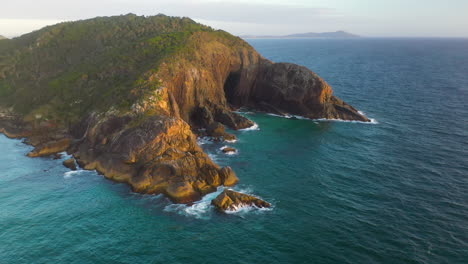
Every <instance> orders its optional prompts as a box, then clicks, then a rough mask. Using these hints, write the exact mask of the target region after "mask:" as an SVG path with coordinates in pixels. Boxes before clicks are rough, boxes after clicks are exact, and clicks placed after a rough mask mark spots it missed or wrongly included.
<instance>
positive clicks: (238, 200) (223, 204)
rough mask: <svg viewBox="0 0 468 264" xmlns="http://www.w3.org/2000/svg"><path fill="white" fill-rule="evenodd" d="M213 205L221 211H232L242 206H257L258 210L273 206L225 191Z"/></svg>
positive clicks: (242, 194) (248, 196)
mask: <svg viewBox="0 0 468 264" xmlns="http://www.w3.org/2000/svg"><path fill="white" fill-rule="evenodd" d="M211 204H212V205H214V206H215V207H216V208H217V209H219V210H221V211H232V210H236V209H237V208H239V207H242V206H256V207H258V208H269V207H271V204H270V203H268V202H265V201H263V200H261V199H259V198H257V197H254V196H252V195H248V194H244V193H240V192H235V191H232V190H224V191H223V192H222V193H221V194H220V195H218V196H217V197H216V198H215V199H214V200H213V201H211Z"/></svg>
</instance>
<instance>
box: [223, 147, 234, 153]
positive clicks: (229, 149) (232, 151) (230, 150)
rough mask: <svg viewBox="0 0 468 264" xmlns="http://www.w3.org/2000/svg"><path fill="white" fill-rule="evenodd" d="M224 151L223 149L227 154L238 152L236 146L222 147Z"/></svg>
mask: <svg viewBox="0 0 468 264" xmlns="http://www.w3.org/2000/svg"><path fill="white" fill-rule="evenodd" d="M222 151H223V153H226V154H229V153H236V152H237V150H236V149H235V148H231V147H225V148H222Z"/></svg>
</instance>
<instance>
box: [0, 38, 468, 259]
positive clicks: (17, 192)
mask: <svg viewBox="0 0 468 264" xmlns="http://www.w3.org/2000/svg"><path fill="white" fill-rule="evenodd" d="M248 41H249V42H250V43H251V44H252V45H253V46H254V47H255V48H256V49H257V50H258V51H259V52H260V53H262V54H263V55H264V56H265V57H266V58H268V59H270V60H273V61H276V62H280V61H281V62H293V63H298V64H302V65H305V66H307V67H309V68H310V69H312V70H313V71H315V72H316V73H318V74H319V75H320V76H322V77H323V78H324V79H325V80H326V81H327V82H329V83H330V84H331V85H332V87H333V88H334V91H335V95H337V96H339V97H340V98H342V99H344V100H345V101H346V102H348V103H350V104H351V105H353V106H355V107H356V108H358V109H359V110H361V111H362V112H364V113H365V114H366V115H367V116H368V117H370V118H373V119H374V120H375V121H374V122H373V123H372V124H364V123H356V122H336V121H312V120H300V119H293V118H292V119H286V118H280V117H275V116H270V115H267V114H262V113H249V112H244V114H245V115H247V116H248V117H250V118H251V119H252V120H254V121H255V122H256V123H257V124H258V128H257V129H251V130H246V131H236V132H235V134H236V135H237V136H238V138H239V139H238V141H237V142H235V143H227V144H218V143H212V142H209V141H206V140H200V144H202V146H203V147H204V148H205V149H206V151H207V152H208V153H209V154H210V155H211V157H212V158H213V159H215V160H216V161H217V162H218V163H219V164H221V165H229V166H232V167H233V168H234V170H235V171H236V172H237V174H238V176H239V178H240V180H241V181H240V184H239V185H238V186H236V187H235V188H234V189H235V190H240V191H244V192H247V193H251V194H255V195H257V196H259V197H261V198H263V199H265V200H267V201H269V202H271V203H272V204H273V208H272V209H269V210H258V209H255V208H244V209H242V210H239V211H238V212H235V213H231V214H222V213H218V212H216V211H215V210H214V209H213V208H212V207H211V206H210V199H213V197H215V196H216V193H214V194H211V195H209V196H207V197H205V198H204V199H203V200H202V201H200V202H198V203H196V204H194V205H192V206H186V205H177V204H171V203H170V202H169V201H168V200H167V199H166V198H164V197H162V196H151V195H140V194H135V193H132V192H131V191H130V189H129V188H128V187H127V186H126V185H124V184H117V183H114V182H111V181H109V180H106V179H104V178H103V177H102V176H100V175H98V174H97V173H96V172H94V171H77V172H70V171H68V170H67V169H66V168H65V167H63V166H62V165H61V162H62V161H61V160H52V159H50V158H35V159H31V158H27V157H26V156H25V154H26V153H27V152H28V151H30V150H31V147H30V146H27V145H24V144H22V143H21V141H20V140H11V139H7V138H6V137H5V136H3V135H0V263H1V264H10V263H12V264H13V263H15V264H16V263H28V264H29V263H340V264H342V263H391V264H394V263H451V264H452V263H468V106H467V105H468V40H466V39H465V40H464V39H350V40H331V39H316V40H305V39H301V40H285V39H279V40H274V39H268V40H266V39H255V40H248ZM224 145H228V146H233V147H235V148H236V149H238V153H236V154H234V155H225V154H222V152H221V151H220V148H221V147H223V146H224ZM220 191H222V189H220V190H219V192H220Z"/></svg>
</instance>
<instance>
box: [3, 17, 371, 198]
mask: <svg viewBox="0 0 468 264" xmlns="http://www.w3.org/2000/svg"><path fill="white" fill-rule="evenodd" d="M77 28H78V29H79V30H78V31H77V32H78V33H76V29H77ZM128 28H131V29H132V30H130V31H129V30H128ZM112 30H113V31H112ZM110 31H111V32H110ZM83 32H85V33H83ZM96 32H97V33H96ZM112 32H114V33H112ZM89 34H97V35H96V36H95V38H93V39H95V40H96V41H90V40H89V39H91V38H90V37H89ZM113 34H114V35H113ZM64 36H65V37H64ZM123 36H125V37H126V39H124V40H122V37H123ZM76 43H80V45H76ZM116 43H117V44H116ZM57 45H58V46H57ZM62 46H63V47H62ZM57 47H59V50H58V51H57V52H54V50H56V49H57ZM83 50H86V51H87V52H89V54H91V56H88V57H86V56H83V54H82V53H83ZM65 51H66V52H65ZM97 51H99V52H97ZM93 54H94V56H93ZM0 57H1V58H4V59H5V60H4V61H5V62H6V63H5V64H0V78H1V79H0V105H3V108H2V109H3V110H2V111H0V112H3V113H4V114H3V115H0V131H2V132H3V133H5V134H6V135H8V136H10V137H28V138H29V139H28V143H30V144H32V145H34V146H35V147H36V149H35V150H34V151H33V152H31V153H30V154H29V155H30V156H44V155H50V154H53V153H55V152H59V151H63V150H67V151H68V152H69V153H71V154H73V155H74V157H75V158H76V160H77V162H78V163H79V165H80V166H81V167H82V168H84V169H95V170H97V171H99V172H100V173H102V174H103V175H105V177H107V178H109V179H113V180H116V181H119V182H125V183H127V184H129V185H130V186H131V187H132V189H133V190H134V191H136V192H141V193H155V194H156V193H163V194H166V195H167V196H168V197H169V198H171V199H172V200H173V201H176V202H183V203H188V202H192V201H195V200H198V199H200V198H201V196H202V195H204V194H206V193H209V192H212V191H214V190H215V189H216V187H218V186H220V185H225V186H230V185H233V184H235V183H236V182H237V181H238V179H237V177H236V175H235V174H234V172H233V171H232V170H231V169H230V168H220V167H219V166H217V165H216V164H215V163H213V161H211V160H210V158H209V157H208V156H207V155H206V154H205V153H204V152H203V151H202V149H201V148H200V147H199V146H198V145H197V143H196V136H195V134H194V132H196V133H199V130H198V129H199V128H204V129H205V131H206V132H205V133H207V135H209V136H213V137H216V138H217V139H218V140H223V139H228V138H231V137H232V136H231V135H229V134H227V133H225V131H224V126H223V125H225V126H227V127H230V128H233V129H240V128H246V127H249V126H251V125H253V122H252V121H250V120H248V119H246V118H245V117H243V116H240V115H239V114H237V113H234V112H233V111H232V110H234V109H236V108H239V107H248V108H251V109H253V110H260V111H267V112H273V113H276V114H282V115H301V116H304V117H307V118H332V119H346V120H360V121H368V120H367V118H366V117H364V116H362V115H360V114H359V113H358V112H357V111H356V109H354V108H353V107H351V106H349V105H348V104H346V103H344V102H343V101H341V100H340V99H338V98H336V97H335V96H333V93H332V89H331V87H330V86H329V85H328V84H327V83H326V82H325V81H324V80H322V79H321V78H320V77H319V76H317V75H316V74H314V73H313V72H311V71H310V70H308V69H307V68H305V67H302V66H298V65H294V64H288V63H273V62H270V61H268V60H266V59H265V58H263V57H262V56H261V55H259V54H258V53H257V52H256V51H255V50H254V49H253V48H252V47H251V46H250V45H248V44H247V43H246V42H244V41H243V40H241V39H240V38H236V37H234V36H232V35H230V34H228V33H226V32H222V31H214V30H212V29H210V28H207V27H204V26H202V25H199V24H196V23H194V22H193V21H190V20H188V19H178V18H168V17H165V16H157V17H151V18H142V17H136V16H134V15H128V16H123V17H116V18H99V19H95V20H87V21H80V22H74V23H69V24H67V23H65V24H60V25H57V26H53V27H49V28H46V29H44V30H41V31H38V32H35V33H32V34H29V35H25V36H22V37H20V38H18V39H13V40H8V41H6V42H2V43H0ZM0 110H1V109H0ZM5 113H8V114H5ZM0 114H1V113H0Z"/></svg>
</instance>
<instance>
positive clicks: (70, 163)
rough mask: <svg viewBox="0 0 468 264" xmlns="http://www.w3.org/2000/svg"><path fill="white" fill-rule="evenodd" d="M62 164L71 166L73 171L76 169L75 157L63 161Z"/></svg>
mask: <svg viewBox="0 0 468 264" xmlns="http://www.w3.org/2000/svg"><path fill="white" fill-rule="evenodd" d="M62 164H63V166H65V167H67V168H69V169H70V170H73V171H75V170H76V163H75V159H73V158H71V159H67V160H65V161H63V163H62Z"/></svg>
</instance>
